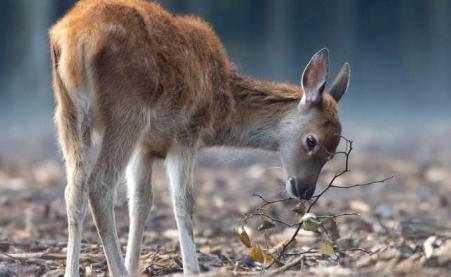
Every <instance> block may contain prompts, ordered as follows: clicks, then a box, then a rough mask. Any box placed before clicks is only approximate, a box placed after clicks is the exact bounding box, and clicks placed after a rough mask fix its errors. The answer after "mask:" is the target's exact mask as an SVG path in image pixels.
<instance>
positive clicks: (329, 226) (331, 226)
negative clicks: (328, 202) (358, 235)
mask: <svg viewBox="0 0 451 277" xmlns="http://www.w3.org/2000/svg"><path fill="white" fill-rule="evenodd" d="M322 226H323V227H324V228H325V229H326V230H327V232H328V235H329V236H330V238H331V239H332V241H336V240H337V239H339V238H340V233H339V231H338V227H337V223H336V222H335V219H334V218H326V219H325V220H324V221H323V222H322Z"/></svg>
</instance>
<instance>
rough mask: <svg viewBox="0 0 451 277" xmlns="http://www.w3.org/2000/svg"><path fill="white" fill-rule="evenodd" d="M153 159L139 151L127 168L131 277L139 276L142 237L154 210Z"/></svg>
mask: <svg viewBox="0 0 451 277" xmlns="http://www.w3.org/2000/svg"><path fill="white" fill-rule="evenodd" d="M151 181H152V158H151V157H150V156H148V155H147V154H146V153H143V152H142V151H140V150H137V151H136V152H135V154H134V156H133V158H132V160H131V162H130V164H129V166H128V168H127V188H128V197H129V199H128V203H129V215H130V231H129V235H128V244H127V254H126V255H125V267H126V268H127V270H128V273H129V275H130V276H138V269H139V255H140V253H141V244H142V236H143V232H144V228H145V225H146V223H147V219H148V217H149V214H150V210H151V208H152V197H153V195H152V185H151Z"/></svg>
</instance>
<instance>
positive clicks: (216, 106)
mask: <svg viewBox="0 0 451 277" xmlns="http://www.w3.org/2000/svg"><path fill="white" fill-rule="evenodd" d="M50 39H51V46H52V49H53V52H54V53H55V55H57V57H56V64H57V71H58V73H59V75H60V76H61V79H62V81H63V83H64V84H65V86H66V87H67V90H68V92H69V93H79V92H78V91H82V90H84V89H86V87H88V86H90V85H89V83H92V84H91V86H92V88H93V89H92V91H93V92H92V95H90V96H89V97H90V98H92V99H93V100H92V101H95V109H96V111H97V115H98V116H99V117H101V118H107V117H109V116H110V115H111V114H112V113H122V112H123V113H130V114H132V113H133V112H135V113H136V114H139V115H140V116H144V117H146V119H149V120H151V121H152V122H151V123H153V125H154V126H156V128H158V126H159V124H162V126H161V128H160V129H165V131H164V132H167V133H168V135H169V134H171V133H172V134H174V133H175V132H177V133H181V132H182V133H183V134H175V135H177V136H180V137H183V136H188V137H192V136H195V135H196V134H197V135H203V133H204V132H208V131H209V130H212V129H213V128H214V127H215V126H218V125H220V124H221V122H224V121H225V120H226V119H227V118H228V116H229V114H230V111H231V110H232V108H233V100H232V99H233V97H232V95H231V94H230V92H229V89H228V80H229V76H230V74H233V70H234V69H233V67H232V66H231V65H230V64H229V62H228V60H227V57H226V54H225V51H224V49H223V46H222V44H221V42H220V41H219V39H218V38H217V37H216V35H215V34H214V32H213V31H212V30H211V29H210V27H209V26H208V24H206V23H205V22H203V21H201V20H200V19H198V18H194V17H175V16H172V15H171V14H169V13H168V12H166V11H165V10H164V9H162V8H161V7H160V6H158V5H157V4H153V3H147V2H144V1H138V0H85V1H80V2H79V3H78V4H77V5H76V6H75V7H74V8H73V9H72V10H71V11H70V12H69V13H68V14H67V15H66V16H65V17H63V18H62V19H61V20H60V21H59V22H58V23H57V24H56V25H55V26H54V27H53V28H52V29H51V31H50ZM163 122H164V123H163ZM163 125H164V126H165V127H163ZM162 132H163V131H162Z"/></svg>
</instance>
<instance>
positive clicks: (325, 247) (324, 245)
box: [318, 241, 335, 257]
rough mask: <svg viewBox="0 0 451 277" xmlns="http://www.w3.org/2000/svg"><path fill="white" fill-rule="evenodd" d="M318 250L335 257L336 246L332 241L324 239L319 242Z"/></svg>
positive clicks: (322, 253)
mask: <svg viewBox="0 0 451 277" xmlns="http://www.w3.org/2000/svg"><path fill="white" fill-rule="evenodd" d="M318 252H319V253H320V254H321V255H326V256H329V257H334V256H335V250H334V246H333V245H332V243H330V242H328V241H322V242H321V243H320V244H319V250H318Z"/></svg>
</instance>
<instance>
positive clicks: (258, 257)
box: [249, 244, 265, 263]
mask: <svg viewBox="0 0 451 277" xmlns="http://www.w3.org/2000/svg"><path fill="white" fill-rule="evenodd" d="M249 257H251V258H252V259H253V260H254V261H256V262H259V263H263V262H264V261H265V258H264V254H263V251H262V249H261V248H260V246H259V245H258V244H255V245H254V246H252V248H251V249H250V250H249Z"/></svg>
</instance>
